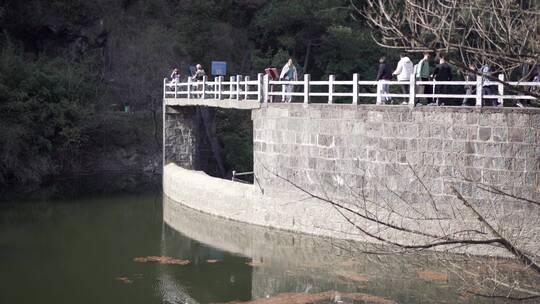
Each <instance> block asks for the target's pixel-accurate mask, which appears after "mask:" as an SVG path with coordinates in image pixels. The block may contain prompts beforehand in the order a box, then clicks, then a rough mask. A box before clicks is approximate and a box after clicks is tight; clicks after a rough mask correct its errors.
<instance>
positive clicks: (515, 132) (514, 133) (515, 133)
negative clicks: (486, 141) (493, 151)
mask: <svg viewBox="0 0 540 304" xmlns="http://www.w3.org/2000/svg"><path fill="white" fill-rule="evenodd" d="M524 139H525V130H524V129H521V128H508V141H509V142H523V141H524Z"/></svg>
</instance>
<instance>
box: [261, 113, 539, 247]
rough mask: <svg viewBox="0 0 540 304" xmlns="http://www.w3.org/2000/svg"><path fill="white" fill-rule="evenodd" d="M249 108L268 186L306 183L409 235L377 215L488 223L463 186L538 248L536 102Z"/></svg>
mask: <svg viewBox="0 0 540 304" xmlns="http://www.w3.org/2000/svg"><path fill="white" fill-rule="evenodd" d="M252 118H253V125H254V171H255V176H256V177H257V179H258V181H259V184H260V186H261V187H262V189H264V192H265V194H267V195H270V196H272V195H276V194H281V195H282V194H283V193H298V192H304V193H306V192H307V193H308V194H309V195H310V196H318V197H319V198H322V199H323V200H327V201H330V202H334V203H338V204H339V205H340V206H345V207H348V208H352V209H353V210H356V211H357V212H359V213H358V214H353V213H349V212H346V214H345V215H346V216H348V217H349V219H350V220H351V222H352V223H355V224H357V225H359V227H362V229H365V231H367V232H371V233H375V234H377V235H378V236H381V237H383V238H387V239H394V240H399V239H400V238H401V239H402V240H404V239H405V238H406V237H411V236H410V235H409V236H405V235H403V236H402V237H403V238H402V237H396V236H397V235H398V234H399V233H397V232H398V231H399V229H398V230H394V229H386V228H387V227H385V228H384V229H381V227H378V224H377V223H376V220H377V219H384V221H385V222H388V223H391V224H396V225H397V226H399V227H400V228H405V229H410V230H414V231H422V233H426V234H432V235H433V234H437V235H453V234H454V233H455V234H458V235H459V234H460V232H459V231H485V229H486V226H485V225H483V224H482V223H480V221H478V217H477V216H476V215H475V214H474V211H473V210H472V209H471V208H470V207H467V205H466V204H465V203H464V201H463V200H461V199H459V198H458V193H459V195H462V197H463V199H464V200H466V201H467V202H468V203H471V204H472V205H473V206H474V208H476V210H477V211H478V212H480V213H481V214H482V215H483V216H484V218H485V219H486V220H487V221H488V222H489V223H490V224H491V225H494V226H495V227H504V228H501V230H500V231H503V236H504V237H506V238H507V239H510V240H512V241H513V242H515V244H517V245H518V246H520V247H521V248H526V249H529V250H530V251H531V252H539V249H540V248H539V247H540V246H539V245H538V240H539V239H540V227H539V226H538V224H537V219H538V218H539V217H540V208H539V207H538V205H535V204H532V203H529V202H527V201H526V200H533V201H537V202H538V201H540V111H539V110H537V109H509V108H492V109H488V108H483V109H478V108H473V107H471V108H461V107H460V108H458V107H417V108H410V107H408V106H382V107H381V106H369V105H361V106H353V105H315V104H310V105H308V106H304V105H301V104H272V105H271V106H269V107H267V108H262V109H259V110H253V114H252ZM501 193H505V194H501ZM506 194H507V195H506ZM516 197H519V198H523V199H518V198H516ZM309 203H310V202H309V201H306V202H305V204H309ZM365 215H368V217H370V218H371V219H370V220H367V221H366V220H365V218H364V216H365ZM475 234H476V235H475ZM463 237H465V238H471V237H472V238H477V237H480V238H483V237H484V236H483V235H481V233H478V234H477V233H476V232H474V233H473V234H472V235H470V234H469V235H467V236H463ZM370 239H371V241H373V240H374V238H370V237H367V240H368V241H369V240H370ZM413 239H414V238H413ZM415 242H417V243H419V242H421V241H420V238H416V239H414V240H413V243H415Z"/></svg>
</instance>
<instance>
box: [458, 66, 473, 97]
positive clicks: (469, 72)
mask: <svg viewBox="0 0 540 304" xmlns="http://www.w3.org/2000/svg"><path fill="white" fill-rule="evenodd" d="M475 71H476V66H475V65H474V64H473V63H469V66H468V70H467V71H466V72H465V81H468V82H476V74H475ZM473 94H476V84H467V85H465V95H473ZM474 100H475V99H474V98H470V97H466V98H463V102H462V103H461V105H462V106H474V105H475V101H474ZM471 101H472V102H471Z"/></svg>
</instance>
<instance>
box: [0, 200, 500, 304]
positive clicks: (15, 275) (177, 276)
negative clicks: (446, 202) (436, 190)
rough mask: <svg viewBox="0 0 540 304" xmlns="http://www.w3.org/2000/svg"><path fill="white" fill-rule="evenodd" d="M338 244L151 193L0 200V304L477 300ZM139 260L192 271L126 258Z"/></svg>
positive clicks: (422, 272)
mask: <svg viewBox="0 0 540 304" xmlns="http://www.w3.org/2000/svg"><path fill="white" fill-rule="evenodd" d="M163 206H165V213H164V212H163V210H164V209H163ZM163 217H165V219H166V220H167V221H168V222H169V223H171V226H169V225H168V224H165V223H164V221H163ZM346 246H347V245H346V244H345V245H344V244H342V243H340V242H336V241H331V240H328V239H320V238H314V237H309V236H305V235H297V234H292V233H287V232H279V231H275V230H269V229H263V228H261V227H254V226H248V225H244V224H240V223H236V222H232V221H227V220H224V219H221V218H217V217H212V216H208V215H205V214H201V213H198V212H195V211H193V210H191V209H187V208H184V207H182V206H181V205H179V204H177V203H175V202H172V201H170V200H168V199H165V200H164V202H163V199H162V198H161V197H159V196H155V195H129V196H127V195H124V196H111V197H101V198H90V199H70V200H64V201H44V202H24V201H17V202H9V203H3V204H0V303H193V304H195V303H228V302H233V301H239V302H244V301H249V300H252V299H265V298H269V299H276V298H275V297H276V296H277V297H278V298H277V299H279V297H280V296H281V297H282V298H283V295H284V294H290V295H291V296H297V295H305V294H323V293H332V294H333V295H334V296H332V298H331V299H326V300H320V301H316V302H317V303H336V302H337V303H385V304H386V303H465V302H471V303H479V302H480V301H478V300H473V299H471V298H466V297H465V298H464V297H463V296H461V295H460V293H459V291H458V290H457V287H456V286H457V285H456V284H457V282H455V281H454V280H453V279H452V278H451V277H447V276H445V275H444V274H442V276H441V272H439V270H438V269H437V268H436V266H426V265H430V264H429V263H427V264H426V263H425V261H423V260H422V258H418V257H414V258H411V257H377V256H373V255H362V254H357V253H353V252H352V251H351V250H350V248H346ZM148 256H158V257H171V258H174V259H177V260H182V261H186V263H187V262H189V264H187V265H175V264H160V263H155V262H137V261H134V259H135V258H138V257H148ZM347 294H356V295H357V296H358V297H357V300H356V301H353V300H347V298H346V295H347ZM364 295H365V296H364ZM340 301H341V302H340ZM272 303H286V302H283V301H281V302H272ZM486 303H491V302H489V301H488V302H486Z"/></svg>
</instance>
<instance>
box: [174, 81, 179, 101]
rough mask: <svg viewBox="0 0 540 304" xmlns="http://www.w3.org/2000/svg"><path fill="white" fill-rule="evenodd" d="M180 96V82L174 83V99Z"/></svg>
mask: <svg viewBox="0 0 540 304" xmlns="http://www.w3.org/2000/svg"><path fill="white" fill-rule="evenodd" d="M177 98H178V83H176V82H175V83H174V99H177Z"/></svg>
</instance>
